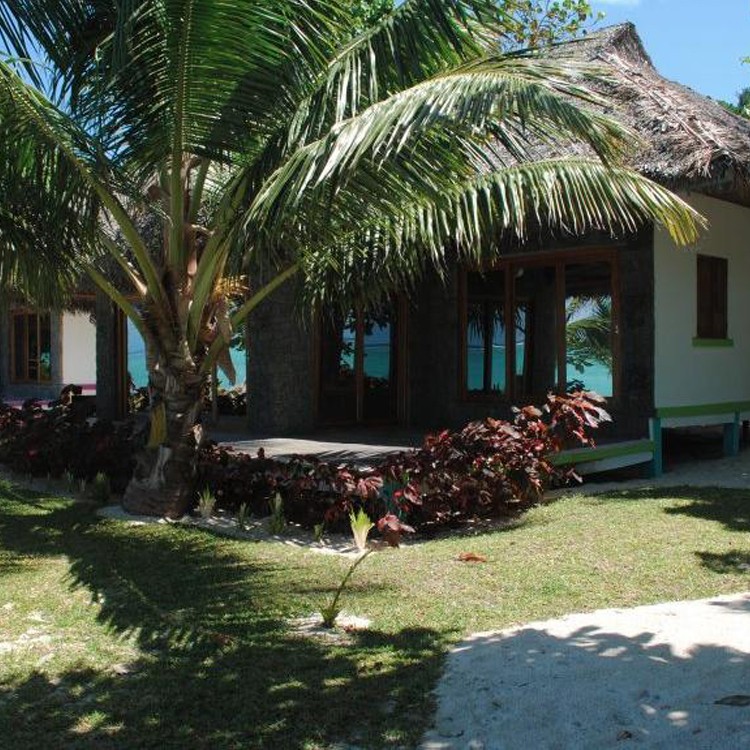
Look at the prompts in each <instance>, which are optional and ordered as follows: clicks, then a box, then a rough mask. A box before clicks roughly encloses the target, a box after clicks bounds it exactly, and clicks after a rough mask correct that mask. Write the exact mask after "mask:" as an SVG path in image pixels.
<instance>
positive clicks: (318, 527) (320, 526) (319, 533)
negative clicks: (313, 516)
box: [313, 523, 326, 543]
mask: <svg viewBox="0 0 750 750" xmlns="http://www.w3.org/2000/svg"><path fill="white" fill-rule="evenodd" d="M325 526H326V525H325V524H324V523H316V524H315V526H313V537H314V539H315V541H316V542H318V543H320V542H322V541H323V530H324V529H325Z"/></svg>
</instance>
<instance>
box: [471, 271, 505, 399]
mask: <svg viewBox="0 0 750 750" xmlns="http://www.w3.org/2000/svg"><path fill="white" fill-rule="evenodd" d="M466 287H467V288H466V293H467V311H466V312H467V315H466V319H467V326H466V388H467V390H468V392H469V393H474V394H479V393H484V394H492V393H495V394H498V393H504V392H505V391H506V387H505V379H506V340H505V339H506V336H505V273H504V272H503V271H490V272H487V273H485V274H481V275H480V274H478V273H472V274H469V275H468V277H467V280H466Z"/></svg>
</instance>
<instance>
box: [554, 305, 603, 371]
mask: <svg viewBox="0 0 750 750" xmlns="http://www.w3.org/2000/svg"><path fill="white" fill-rule="evenodd" d="M566 308H567V309H566V318H567V320H566V324H565V339H566V342H565V346H566V357H567V360H568V363H569V364H571V365H572V366H573V367H575V368H576V370H578V372H580V373H582V372H583V371H584V369H585V368H586V367H590V366H591V365H593V364H600V365H603V366H604V367H606V368H607V370H608V371H609V372H612V297H610V296H609V295H594V296H580V297H572V298H570V299H569V300H568V302H567V305H566Z"/></svg>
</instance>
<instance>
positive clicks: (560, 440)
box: [199, 392, 609, 539]
mask: <svg viewBox="0 0 750 750" xmlns="http://www.w3.org/2000/svg"><path fill="white" fill-rule="evenodd" d="M605 421H609V415H608V414H607V412H606V411H605V409H604V400H603V399H602V398H601V397H599V396H598V395H596V394H594V393H590V392H577V393H570V394H564V395H554V394H550V395H549V396H548V398H547V402H546V403H545V404H544V406H542V407H541V408H538V407H535V406H524V407H522V408H518V409H515V410H514V417H513V420H512V421H510V422H509V421H505V420H500V419H493V418H489V417H488V418H486V419H484V420H481V421H476V422H470V423H469V424H467V425H466V426H464V427H463V428H462V429H460V430H455V431H451V430H444V431H442V432H439V433H437V434H434V435H428V436H427V437H426V438H425V439H424V442H423V444H422V446H421V447H420V448H417V449H415V450H411V451H407V452H404V453H399V454H395V455H391V456H387V457H386V458H384V459H383V460H382V461H381V462H380V463H379V464H378V465H376V466H375V467H373V468H369V469H366V470H365V469H360V468H356V467H352V466H337V465H335V464H330V463H326V462H324V461H320V460H318V459H316V458H314V457H309V456H298V457H295V458H293V459H291V460H288V461H284V462H281V461H274V460H273V459H267V458H265V456H259V457H257V458H255V457H251V456H243V455H241V454H234V453H230V452H228V451H226V450H223V449H218V448H212V449H208V450H206V451H204V452H203V454H202V458H201V463H200V467H199V474H200V476H199V479H200V481H201V483H202V484H203V485H206V486H209V487H211V488H212V489H214V492H215V494H216V495H217V498H218V500H219V504H220V505H224V506H225V507H229V508H237V507H239V505H240V503H242V502H247V503H248V507H249V508H250V509H251V511H253V512H263V511H264V510H265V508H266V507H267V503H268V498H269V497H271V496H272V495H273V494H274V493H276V492H278V493H279V494H280V495H281V496H282V497H283V500H284V512H285V515H286V516H287V518H288V519H289V520H290V521H294V522H297V523H301V524H303V525H304V526H307V527H310V528H312V527H313V526H314V525H315V524H319V523H322V522H324V523H325V524H326V526H327V527H328V528H334V529H335V528H338V529H340V530H344V529H345V528H346V524H347V519H348V517H349V513H351V512H352V511H356V510H360V509H362V510H364V511H365V512H366V513H367V514H368V515H369V516H370V518H379V519H380V522H379V523H378V527H379V529H381V531H384V535H390V536H391V538H392V539H396V533H400V531H398V530H397V529H395V527H393V524H394V523H398V524H406V523H408V524H409V525H410V528H411V527H417V528H423V527H425V526H436V525H444V524H452V523H455V522H457V521H461V520H464V519H467V518H471V517H476V516H505V515H508V514H511V513H515V512H518V511H519V510H521V509H523V508H525V507H528V506H529V505H530V504H532V503H534V502H537V501H538V500H539V499H540V498H541V497H542V495H543V493H544V491H545V490H546V489H547V488H548V487H549V486H550V485H551V484H554V483H558V482H562V481H565V479H566V478H568V477H569V476H570V475H571V474H572V472H571V471H570V470H568V469H562V468H559V467H556V466H554V465H553V464H552V463H551V462H550V460H549V459H550V457H551V456H552V455H553V454H555V453H557V452H559V451H560V450H563V449H564V448H566V447H569V446H577V445H589V444H592V443H593V441H592V439H591V433H592V431H593V430H594V429H595V428H596V427H598V426H599V424H601V423H602V422H605ZM405 530H406V529H405V528H402V529H401V531H405Z"/></svg>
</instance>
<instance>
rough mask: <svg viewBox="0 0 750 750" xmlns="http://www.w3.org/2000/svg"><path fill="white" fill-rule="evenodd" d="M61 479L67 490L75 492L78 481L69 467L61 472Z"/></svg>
mask: <svg viewBox="0 0 750 750" xmlns="http://www.w3.org/2000/svg"><path fill="white" fill-rule="evenodd" d="M62 479H63V482H64V483H65V489H66V490H67V491H68V492H75V491H76V490H77V489H78V482H77V481H76V478H75V476H74V475H73V472H72V471H70V469H66V470H65V471H64V472H63V475H62Z"/></svg>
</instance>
